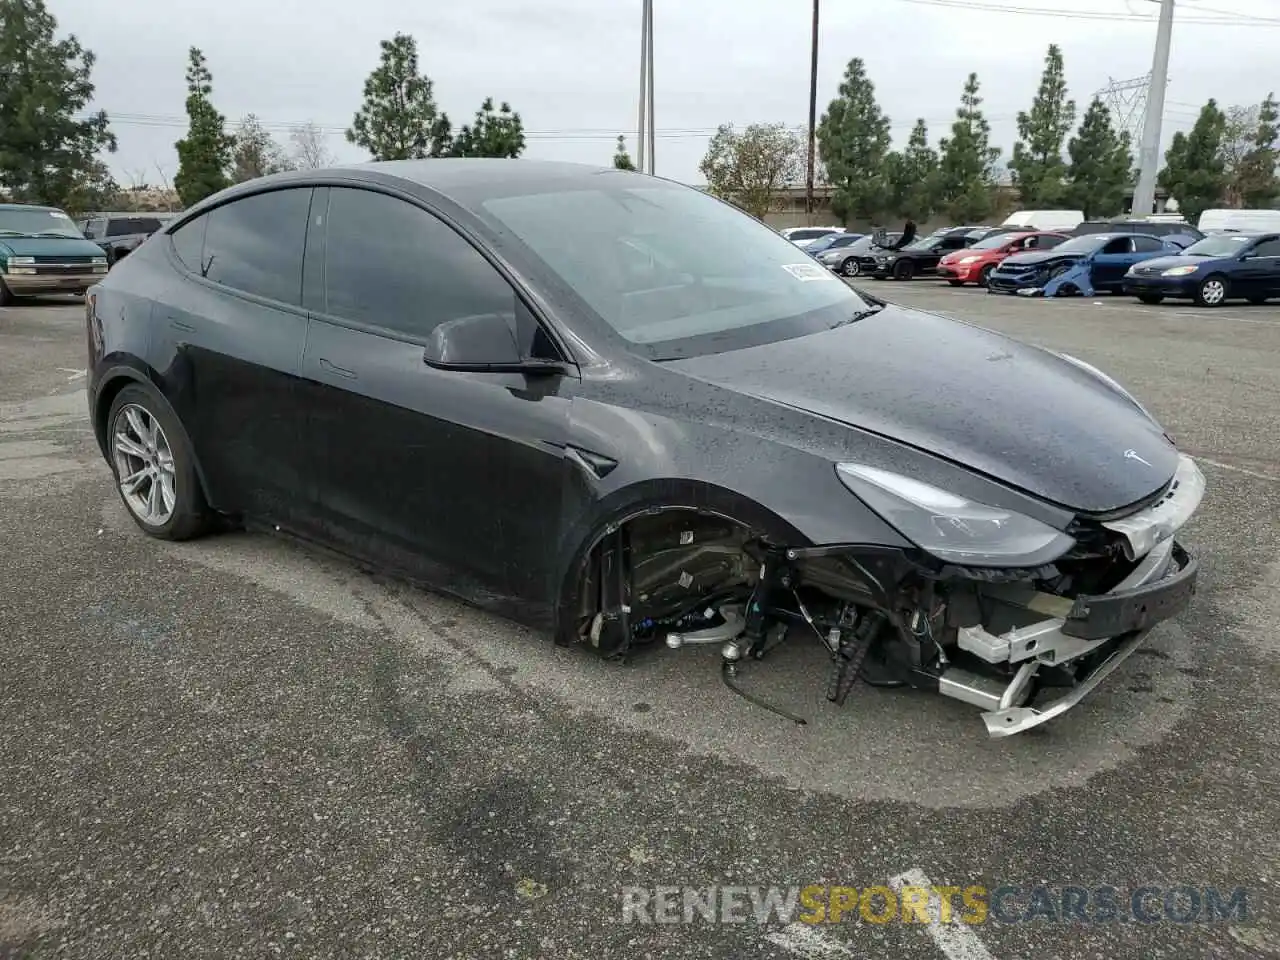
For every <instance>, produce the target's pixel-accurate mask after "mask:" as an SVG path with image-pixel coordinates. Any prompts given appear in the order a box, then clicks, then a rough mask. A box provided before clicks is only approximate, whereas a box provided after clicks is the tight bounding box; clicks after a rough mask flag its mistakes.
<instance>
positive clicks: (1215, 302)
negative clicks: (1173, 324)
mask: <svg viewBox="0 0 1280 960" xmlns="http://www.w3.org/2000/svg"><path fill="white" fill-rule="evenodd" d="M1228 293H1229V290H1228V287H1227V278H1226V277H1224V276H1222V275H1221V274H1218V273H1215V274H1214V275H1213V276H1210V277H1205V278H1204V280H1202V281H1201V282H1200V286H1198V287H1196V297H1195V300H1196V306H1197V307H1220V306H1222V305H1223V304H1224V303H1226V302H1227V294H1228Z"/></svg>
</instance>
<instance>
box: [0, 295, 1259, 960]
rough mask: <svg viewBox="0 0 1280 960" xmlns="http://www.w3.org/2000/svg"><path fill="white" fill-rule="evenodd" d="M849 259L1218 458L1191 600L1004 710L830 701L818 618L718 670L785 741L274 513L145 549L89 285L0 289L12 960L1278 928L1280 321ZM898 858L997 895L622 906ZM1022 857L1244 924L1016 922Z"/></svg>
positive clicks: (1252, 939) (881, 694)
mask: <svg viewBox="0 0 1280 960" xmlns="http://www.w3.org/2000/svg"><path fill="white" fill-rule="evenodd" d="M863 283H864V284H865V285H866V286H867V288H869V289H872V290H874V291H875V292H877V293H881V294H886V295H888V296H890V298H891V299H897V300H899V301H900V302H902V303H904V304H910V305H915V306H919V307H921V308H924V309H928V310H934V311H937V312H940V313H946V314H949V315H952V316H955V317H958V318H962V319H966V320H970V321H974V322H977V323H980V324H982V325H985V326H989V327H993V328H995V329H998V330H1001V331H1005V332H1007V333H1010V334H1012V335H1014V336H1016V337H1019V338H1022V339H1026V340H1030V341H1033V342H1036V343H1042V344H1045V345H1047V346H1050V347H1053V348H1055V349H1059V350H1065V351H1067V352H1070V353H1072V354H1074V355H1076V356H1078V357H1080V358H1081V359H1084V360H1086V361H1089V362H1091V363H1094V364H1095V365H1097V366H1099V367H1101V368H1102V369H1104V370H1106V371H1107V372H1109V373H1111V374H1112V375H1114V376H1116V377H1117V378H1118V379H1119V380H1121V381H1122V382H1124V383H1125V384H1126V385H1128V386H1129V387H1131V388H1132V389H1133V391H1134V392H1135V393H1136V394H1137V395H1138V396H1139V397H1140V398H1141V399H1142V400H1143V401H1144V403H1146V404H1147V405H1148V406H1149V408H1150V409H1151V410H1152V411H1153V412H1154V413H1155V414H1156V416H1157V417H1159V418H1160V419H1161V420H1162V422H1163V423H1164V424H1165V425H1166V426H1167V427H1168V428H1169V429H1170V431H1171V432H1172V433H1173V434H1174V435H1175V436H1176V437H1177V439H1178V441H1179V444H1180V445H1181V446H1182V447H1183V448H1184V449H1185V450H1187V451H1188V452H1190V453H1192V454H1193V455H1195V456H1196V457H1197V458H1199V461H1200V463H1201V464H1202V467H1203V469H1204V472H1205V474H1206V476H1207V478H1208V483H1209V491H1208V494H1207V497H1206V500H1205V502H1204V504H1203V506H1202V507H1201V510H1200V512H1199V513H1198V515H1197V516H1196V518H1195V519H1194V520H1193V522H1192V524H1191V526H1190V527H1189V528H1188V529H1187V530H1186V532H1185V541H1186V543H1187V544H1188V546H1189V547H1190V548H1191V549H1192V550H1193V551H1194V552H1195V553H1196V554H1197V555H1198V556H1199V557H1200V558H1201V560H1202V573H1201V589H1200V592H1199V594H1198V595H1197V597H1196V598H1195V600H1194V602H1193V605H1192V607H1191V608H1190V610H1189V611H1188V612H1187V613H1185V614H1184V615H1183V616H1181V617H1180V618H1178V619H1177V621H1176V622H1172V623H1168V624H1165V625H1163V626H1161V627H1160V628H1158V629H1157V631H1156V632H1155V633H1154V634H1153V636H1152V638H1151V641H1150V643H1149V644H1148V646H1147V648H1146V649H1145V650H1144V651H1142V655H1140V656H1135V657H1133V658H1132V659H1131V660H1130V661H1128V662H1127V663H1126V664H1125V665H1124V666H1123V667H1122V668H1121V670H1119V671H1118V672H1117V673H1116V674H1115V675H1113V676H1112V677H1111V678H1110V679H1109V681H1108V682H1107V683H1106V684H1105V685H1104V686H1103V687H1102V688H1100V689H1099V690H1097V691H1096V692H1095V694H1094V695H1093V696H1092V697H1091V698H1090V699H1089V700H1088V701H1087V702H1086V703H1085V704H1083V705H1081V707H1079V708H1078V709H1076V710H1074V711H1072V712H1071V713H1069V714H1067V715H1066V716H1064V717H1062V718H1060V719H1059V720H1057V721H1054V722H1053V723H1051V724H1049V725H1047V726H1045V727H1043V728H1040V729H1039V730H1036V731H1034V732H1032V733H1030V734H1027V735H1024V736H1022V737H1015V738H1011V739H1008V740H1001V741H991V740H988V739H987V738H986V736H985V733H984V731H983V728H982V724H981V722H980V721H979V719H978V717H977V715H976V712H975V711H974V710H972V709H970V708H967V707H965V706H964V705H962V704H959V703H956V702H952V701H947V700H943V699H940V698H938V697H934V696H929V695H926V694H922V693H914V692H910V691H895V690H877V689H871V688H855V691H854V693H853V695H852V696H851V697H850V698H849V701H848V702H847V703H846V705H845V706H844V707H842V708H837V707H834V706H832V705H831V704H828V703H827V702H826V701H825V700H824V699H823V696H822V689H823V684H824V680H825V668H824V663H823V661H822V658H821V656H820V653H821V651H820V650H818V649H817V646H816V644H815V645H813V646H812V647H809V646H806V645H804V644H799V643H793V644H790V645H788V646H786V647H784V648H782V650H780V651H779V652H778V654H777V655H776V656H775V658H774V659H773V660H772V661H766V662H764V663H762V664H759V665H755V669H754V670H753V671H752V672H750V673H749V674H744V682H745V683H746V684H747V685H748V686H749V687H750V688H751V689H752V690H753V691H754V692H757V693H761V694H765V695H767V696H768V697H769V698H771V699H773V700H775V701H777V702H779V703H780V704H782V705H784V706H786V707H787V708H788V709H790V710H793V711H795V712H798V713H800V714H801V715H803V716H805V717H807V719H808V721H809V722H808V725H807V726H804V727H799V726H795V725H792V724H789V723H787V722H785V721H782V720H780V719H778V718H777V717H775V716H772V715H770V714H768V713H766V712H764V711H762V710H760V709H758V708H756V707H753V706H751V705H750V704H748V703H747V702H745V701H743V700H741V699H738V698H736V697H734V696H733V695H732V694H731V693H730V692H729V691H727V690H726V689H725V687H724V686H723V685H722V684H721V682H720V679H719V675H718V670H717V663H718V661H717V655H716V652H715V651H714V650H681V651H668V650H665V649H662V650H659V651H656V652H655V653H653V654H652V655H649V656H645V657H643V658H640V659H639V660H637V661H636V662H635V663H633V664H631V665H629V666H627V667H618V666H612V665H607V664H603V663H601V662H599V661H597V660H596V659H594V658H593V657H591V656H590V655H588V654H586V653H584V652H582V651H574V650H563V649H560V648H557V647H555V646H554V645H552V644H551V643H550V642H549V640H548V639H547V638H545V637H541V636H539V635H536V634H534V633H531V632H530V631H527V630H525V629H523V628H520V627H517V626H514V625H512V624H510V623H508V622H505V621H502V620H499V619H497V618H494V617H490V616H487V615H483V614H479V613H477V612H474V611H471V610H468V609H466V608H464V607H462V606H460V605H458V604H456V603H454V602H452V601H449V600H444V599H441V598H438V597H435V596H432V595H430V594H427V593H423V592H421V591H417V590H414V589H411V588H408V587H405V586H403V585H401V584H398V583H395V582H391V581H387V580H386V579H385V578H382V577H379V576H377V575H376V574H373V573H369V572H366V571H363V570H361V569H359V568H357V567H356V566H355V565H353V564H350V563H348V562H346V561H344V560H340V559H335V558H333V557H330V556H327V555H321V554H319V553H316V552H314V551H311V550H308V549H305V548H302V547H299V546H296V545H294V544H291V543H287V542H284V541H281V540H277V539H273V538H269V537H265V536H261V535H251V534H243V533H237V534H229V535H222V536H217V537H212V538H208V539H205V540H202V541H198V542H194V543H188V544H181V545H170V544H162V543H158V542H156V541H153V540H150V539H148V538H147V537H145V536H143V535H142V534H141V533H140V532H139V531H138V530H137V529H136V527H134V525H133V524H132V523H131V522H130V520H129V519H128V517H127V516H126V514H125V512H124V508H123V507H122V505H121V504H120V502H119V499H118V497H117V496H116V494H115V492H114V490H113V487H112V484H111V479H110V474H109V471H108V469H107V466H106V465H105V463H103V461H102V459H101V457H100V455H99V453H98V451H97V448H96V445H95V444H94V442H93V439H92V436H91V434H90V431H89V428H88V424H87V421H86V416H85V397H84V376H85V372H84V370H83V367H84V364H85V336H84V326H83V308H82V306H81V305H80V304H79V303H78V302H76V301H64V302H62V303H59V302H56V301H49V302H45V303H40V304H35V305H30V306H23V307H18V308H11V309H0V958H18V957H22V958H27V957H30V958H45V957H59V958H98V957H129V958H143V957H155V958H165V960H173V958H179V957H181V958H203V957H209V958H219V960H225V958H230V957H269V956H295V957H307V958H312V957H315V958H322V957H362V958H402V957H403V958H455V957H456V958H468V960H469V958H488V957H494V958H526V957H547V958H562V960H571V958H591V960H597V958H601V957H625V958H664V960H666V958H734V960H739V958H757V957H759V958H793V957H806V958H851V957H853V958H864V957H865V958H871V957H894V958H906V960H913V958H921V960H986V958H995V960H1012V958H1028V960H1030V958H1035V960H1041V958H1045V960H1047V958H1072V960H1076V958H1080V960H1085V958H1090V960H1092V958H1106V960H1151V958H1157V957H1169V958H1210V957H1212V958H1234V957H1268V956H1280V913H1277V909H1278V908H1277V903H1276V883H1277V880H1278V879H1280V869H1278V867H1277V864H1278V863H1280V830H1277V828H1276V823H1277V822H1278V821H1280V791H1278V790H1277V781H1278V780H1280V773H1278V770H1280V764H1277V762H1276V753H1275V751H1276V745H1277V743H1280V723H1278V721H1277V716H1278V715H1280V709H1278V708H1280V704H1278V702H1277V701H1278V699H1280V697H1278V694H1277V691H1278V690H1280V682H1278V681H1280V671H1278V670H1277V666H1276V658H1277V655H1280V640H1277V627H1278V626H1280V593H1278V591H1280V559H1278V558H1280V549H1278V548H1280V447H1278V440H1280V308H1277V307H1276V306H1269V307H1249V306H1240V307H1235V306H1232V307H1228V308H1224V309H1221V310H1201V309H1196V308H1194V307H1190V306H1185V307H1184V306H1178V305H1161V306H1159V307H1144V306H1139V305H1137V304H1135V303H1133V302H1132V301H1129V300H1124V299H1121V298H1109V297H1098V298H1094V299H1073V300H1069V301H1050V302H1045V301H1026V300H1019V299H1014V298H1003V297H995V296H989V295H986V294H985V293H983V292H980V291H977V290H973V289H963V290H952V289H950V288H948V287H945V286H940V285H938V284H936V283H933V282H930V281H915V282H912V283H908V284H901V283H894V282H883V283H876V282H874V281H863ZM980 375H981V371H975V376H980ZM919 377H920V389H921V390H928V389H930V385H929V370H928V369H927V367H926V368H922V369H921V370H920V372H919ZM904 877H905V878H906V881H905V882H908V883H921V882H923V883H928V882H932V883H933V884H936V885H950V886H957V887H961V888H963V887H968V886H975V885H977V886H983V887H985V888H987V889H988V891H992V890H994V889H995V888H998V887H1001V886H1008V887H1014V888H1017V889H1018V890H1019V891H1020V892H1019V893H1018V894H1016V895H1015V896H1014V897H1013V898H1012V899H1011V900H1010V901H1009V903H1010V904H1013V906H1010V907H1009V908H1008V909H1007V910H1006V911H1005V914H1006V915H1007V916H1006V919H999V918H989V920H988V922H986V923H983V924H980V925H975V926H966V927H963V928H961V927H957V926H956V925H946V924H939V923H931V924H929V923H915V924H904V923H897V922H893V923H875V922H872V921H871V920H869V919H867V918H866V917H861V916H860V911H859V910H858V909H854V910H852V911H851V912H850V914H849V915H848V916H846V917H845V918H844V920H843V921H842V922H841V923H839V924H819V925H814V926H809V925H805V924H802V923H793V924H790V925H784V924H780V923H777V922H769V923H757V922H756V921H755V920H754V919H748V920H747V921H746V922H737V923H735V922H721V923H710V922H707V921H706V920H705V919H700V918H699V917H698V916H695V917H694V918H693V919H694V922H691V923H684V922H676V923H658V922H653V923H645V922H637V921H635V920H629V921H624V913H623V903H624V892H625V891H626V890H627V888H644V889H645V890H646V891H650V892H651V891H652V890H653V888H655V887H658V886H671V887H675V888H680V889H683V888H684V887H686V886H693V887H706V886H708V885H713V884H715V885H728V886H737V887H755V886H762V887H765V886H775V887H788V886H791V885H797V886H805V885H833V886H835V885H838V886H850V887H857V888H865V887H869V886H874V885H884V884H887V883H889V882H890V880H891V879H893V878H898V879H897V881H896V882H897V883H901V882H903V880H902V878H904ZM926 878H927V879H926ZM1039 884H1044V885H1049V888H1050V889H1051V891H1052V892H1053V895H1054V896H1055V897H1056V896H1057V895H1058V892H1060V891H1061V890H1062V889H1063V888H1066V887H1082V888H1086V889H1087V890H1090V891H1092V890H1095V889H1096V888H1098V887H1104V886H1107V887H1115V888H1118V889H1120V890H1121V891H1124V896H1125V897H1127V895H1128V891H1131V890H1132V889H1133V888H1136V887H1140V886H1142V885H1144V884H1145V885H1151V886H1155V887H1159V888H1161V889H1169V888H1172V887H1192V888H1196V889H1198V890H1201V891H1203V890H1204V889H1206V888H1211V887H1212V888H1215V889H1217V890H1220V891H1231V890H1235V889H1236V888H1244V890H1245V891H1246V896H1247V914H1246V915H1243V916H1242V915H1241V912H1240V911H1239V910H1236V911H1235V912H1234V913H1232V914H1231V915H1229V916H1227V917H1223V918H1220V919H1216V920H1214V921H1213V922H1206V921H1204V920H1197V921H1195V922H1189V923H1182V922H1176V921H1175V920H1174V919H1172V918H1170V917H1168V916H1162V918H1161V919H1159V921H1158V922H1153V923H1142V922H1133V921H1129V922H1122V921H1120V920H1119V919H1117V920H1115V921H1113V922H1097V921H1095V922H1080V921H1079V920H1078V918H1077V919H1072V918H1070V917H1068V918H1067V919H1066V920H1064V919H1062V917H1061V916H1060V917H1059V918H1058V919H1057V920H1054V919H1049V918H1046V917H1043V916H1041V917H1039V918H1038V919H1034V920H1030V921H1026V922H1011V921H1012V919H1014V918H1013V917H1012V915H1011V913H1018V912H1021V911H1022V910H1023V908H1024V907H1025V906H1027V904H1028V903H1029V901H1028V896H1027V894H1026V891H1028V890H1030V889H1031V888H1032V887H1034V886H1035V885H1039ZM628 895H634V891H633V893H632V894H628ZM1019 898H1021V899H1019ZM1032 899H1034V898H1032ZM1125 902H1127V900H1125ZM676 912H677V913H679V912H680V911H679V910H677V911H676ZM872 912H873V913H874V910H873V911H872ZM1174 912H1175V913H1176V912H1178V911H1174ZM1122 913H1123V911H1122ZM650 915H651V914H650ZM1091 915H1092V914H1091Z"/></svg>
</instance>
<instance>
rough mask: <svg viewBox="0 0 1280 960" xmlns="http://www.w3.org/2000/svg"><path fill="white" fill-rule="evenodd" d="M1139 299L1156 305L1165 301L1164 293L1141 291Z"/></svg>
mask: <svg viewBox="0 0 1280 960" xmlns="http://www.w3.org/2000/svg"><path fill="white" fill-rule="evenodd" d="M1138 299H1139V300H1141V301H1142V302H1143V303H1149V304H1151V305H1152V306H1153V307H1154V306H1155V305H1156V304H1157V303H1162V302H1163V301H1164V295H1163V294H1160V293H1140V294H1138Z"/></svg>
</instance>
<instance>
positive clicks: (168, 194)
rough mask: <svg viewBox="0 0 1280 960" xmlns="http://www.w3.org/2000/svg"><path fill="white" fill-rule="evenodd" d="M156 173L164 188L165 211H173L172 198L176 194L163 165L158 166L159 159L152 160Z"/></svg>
mask: <svg viewBox="0 0 1280 960" xmlns="http://www.w3.org/2000/svg"><path fill="white" fill-rule="evenodd" d="M152 163H153V164H154V165H155V168H156V173H157V174H159V176H160V186H161V188H162V189H163V190H164V208H165V210H166V211H167V212H170V213H172V212H173V198H174V197H176V196H177V194H176V193H175V192H174V189H173V181H172V180H170V179H169V175H168V174H167V173H165V172H164V167H162V166H160V161H159V160H153V161H152Z"/></svg>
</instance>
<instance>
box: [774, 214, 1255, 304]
mask: <svg viewBox="0 0 1280 960" xmlns="http://www.w3.org/2000/svg"><path fill="white" fill-rule="evenodd" d="M1242 212H1248V213H1265V212H1266V211H1242ZM1036 215H1043V217H1044V219H1045V220H1046V221H1047V222H1050V223H1055V224H1063V223H1068V222H1070V221H1071V218H1072V211H1030V212H1025V211H1024V212H1023V213H1022V214H1020V215H1015V216H1012V217H1010V218H1009V220H1010V222H1008V223H1005V224H1002V225H1000V226H998V227H975V226H957V227H946V228H943V229H940V230H935V231H934V232H933V233H930V234H928V235H927V236H924V237H921V238H919V239H917V240H915V241H914V242H912V243H910V244H908V245H907V246H905V247H902V248H901V249H889V248H888V247H885V246H879V245H877V239H879V241H880V243H888V244H892V243H893V242H894V241H896V240H897V239H899V238H900V236H901V235H900V234H888V235H886V234H878V235H871V236H861V235H858V234H850V233H846V232H844V231H841V230H838V229H836V228H825V227H824V228H817V227H815V228H812V229H813V230H816V231H824V232H822V233H821V234H820V235H819V236H801V237H800V239H792V242H793V243H797V245H803V247H804V249H805V250H806V252H808V253H809V254H810V255H811V256H813V257H814V259H816V260H817V261H818V262H819V263H821V264H823V265H824V266H826V267H827V268H828V269H830V270H832V271H834V272H836V273H839V274H841V275H843V276H845V277H860V276H869V277H871V278H873V279H876V280H896V281H907V280H913V279H916V278H918V277H930V276H933V277H939V278H941V279H943V280H946V281H947V282H948V283H949V284H951V285H952V286H955V287H963V286H966V285H969V284H972V285H974V286H978V287H982V288H985V289H986V290H987V292H988V293H997V294H998V293H1003V294H1013V295H1020V296H1046V297H1053V296H1071V295H1083V296H1092V295H1094V294H1095V293H1099V292H1108V293H1116V294H1127V295H1132V296H1134V297H1137V298H1138V299H1139V300H1141V301H1142V302H1143V303H1148V304H1157V303H1160V302H1162V301H1163V300H1165V299H1188V300H1192V301H1194V302H1195V303H1196V304H1198V305H1200V306H1205V307H1215V306H1219V305H1221V304H1223V303H1226V302H1228V301H1229V300H1247V301H1249V302H1250V303H1263V302H1265V301H1266V300H1268V299H1271V298H1277V299H1280V228H1277V229H1275V230H1272V231H1262V230H1243V229H1238V228H1231V227H1228V228H1223V229H1227V230H1232V231H1233V232H1223V233H1214V234H1212V235H1209V236H1206V235H1205V234H1204V233H1203V232H1202V231H1201V230H1200V229H1198V228H1197V227H1194V226H1192V225H1191V224H1189V223H1187V222H1186V221H1184V220H1180V219H1175V218H1171V217H1160V218H1154V217H1153V218H1150V219H1117V220H1078V221H1077V222H1076V223H1075V224H1074V226H1071V227H1069V228H1066V227H1062V226H1057V227H1055V228H1054V229H1038V228H1037V226H1036V225H1035V224H1033V223H1031V222H1030V221H1031V219H1033V217H1035V216H1036ZM804 229H805V228H794V229H793V230H792V231H790V232H787V231H784V235H787V236H788V238H789V239H791V238H793V237H796V236H797V235H799V234H801V232H802V231H803V230H804ZM886 237H887V240H886Z"/></svg>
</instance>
